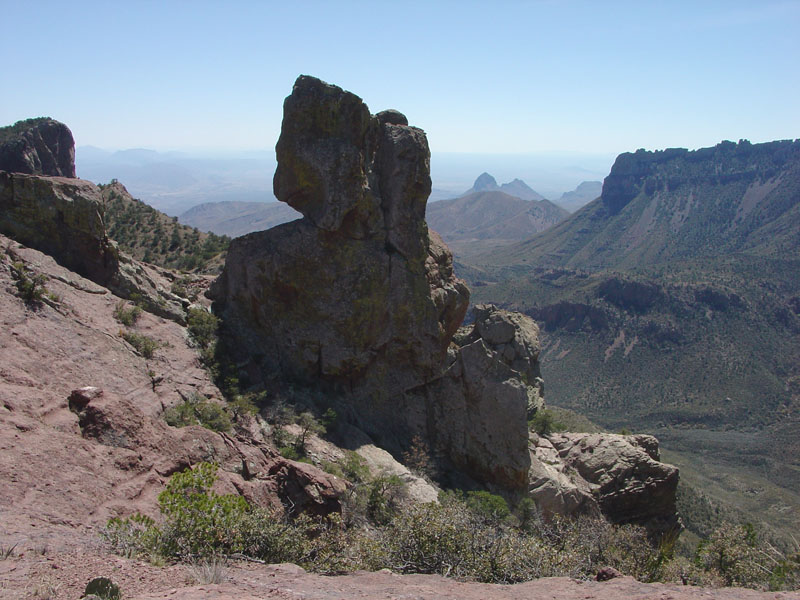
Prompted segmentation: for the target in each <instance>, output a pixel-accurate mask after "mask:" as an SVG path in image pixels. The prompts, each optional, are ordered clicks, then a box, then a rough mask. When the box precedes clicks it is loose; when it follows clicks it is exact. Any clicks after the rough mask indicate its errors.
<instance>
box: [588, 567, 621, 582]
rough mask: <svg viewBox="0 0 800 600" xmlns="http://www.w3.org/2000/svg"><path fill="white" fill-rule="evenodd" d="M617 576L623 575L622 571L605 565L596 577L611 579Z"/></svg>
mask: <svg viewBox="0 0 800 600" xmlns="http://www.w3.org/2000/svg"><path fill="white" fill-rule="evenodd" d="M617 577H622V573H620V572H619V571H617V570H616V569H615V568H614V567H603V568H602V569H600V570H599V571H598V572H597V575H595V578H594V579H595V581H609V580H611V579H616V578H617Z"/></svg>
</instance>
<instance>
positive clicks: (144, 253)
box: [99, 180, 230, 272]
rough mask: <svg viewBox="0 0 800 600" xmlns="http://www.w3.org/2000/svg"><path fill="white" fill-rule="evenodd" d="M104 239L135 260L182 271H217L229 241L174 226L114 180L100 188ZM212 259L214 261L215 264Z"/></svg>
mask: <svg viewBox="0 0 800 600" xmlns="http://www.w3.org/2000/svg"><path fill="white" fill-rule="evenodd" d="M99 187H100V190H101V193H102V196H103V201H104V205H105V209H104V215H103V219H104V222H105V225H106V230H107V231H106V233H107V235H108V237H110V238H111V239H113V240H114V241H116V242H117V243H118V244H119V245H120V248H122V250H124V251H125V252H127V253H128V254H130V255H131V256H133V257H134V258H136V259H138V260H142V261H144V262H148V263H152V264H155V265H159V266H161V267H167V268H170V269H179V270H183V271H208V272H214V271H218V270H219V268H220V266H221V260H220V259H219V258H218V257H220V256H221V255H222V254H223V253H224V252H225V251H226V250H227V248H228V245H229V244H230V238H228V237H227V236H218V235H215V234H213V233H203V232H201V231H199V230H198V229H196V228H192V227H187V226H186V225H181V224H180V223H178V219H177V217H169V216H167V215H165V214H164V213H162V212H160V211H158V210H156V209H154V208H152V207H151V206H148V205H147V204H145V203H144V202H142V201H140V200H136V199H135V198H132V197H131V195H130V194H129V193H128V191H127V190H126V189H125V187H124V186H123V185H122V184H120V183H119V182H118V181H116V180H112V181H111V183H108V184H106V185H100V186H99ZM215 259H216V260H215Z"/></svg>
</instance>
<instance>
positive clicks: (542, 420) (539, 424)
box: [528, 408, 565, 435]
mask: <svg viewBox="0 0 800 600" xmlns="http://www.w3.org/2000/svg"><path fill="white" fill-rule="evenodd" d="M528 427H529V428H530V429H531V430H533V431H535V432H536V433H538V434H539V435H550V434H551V433H553V432H554V431H564V429H565V427H564V425H563V424H562V423H559V422H558V421H557V420H556V416H555V414H554V413H553V411H551V410H549V409H547V408H540V409H539V410H537V411H536V414H534V415H533V418H532V419H531V420H530V421H528Z"/></svg>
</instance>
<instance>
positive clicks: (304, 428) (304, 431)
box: [295, 411, 325, 452]
mask: <svg viewBox="0 0 800 600" xmlns="http://www.w3.org/2000/svg"><path fill="white" fill-rule="evenodd" d="M297 424H298V425H299V426H300V435H298V436H297V440H295V447H296V448H297V451H298V452H304V451H305V449H306V440H307V438H308V436H309V434H312V433H315V434H317V435H322V434H323V433H325V426H324V425H323V424H322V423H320V422H319V421H317V419H316V418H315V417H314V415H312V414H311V413H310V412H308V411H306V412H303V413H300V416H299V417H297Z"/></svg>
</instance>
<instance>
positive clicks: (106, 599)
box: [83, 577, 122, 600]
mask: <svg viewBox="0 0 800 600" xmlns="http://www.w3.org/2000/svg"><path fill="white" fill-rule="evenodd" d="M83 595H84V596H85V597H92V598H100V600H122V592H121V591H120V589H119V586H118V585H117V584H116V583H114V582H113V581H111V580H110V579H109V578H108V577H95V578H94V579H92V580H91V581H90V582H89V583H87V584H86V588H85V589H84V591H83Z"/></svg>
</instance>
